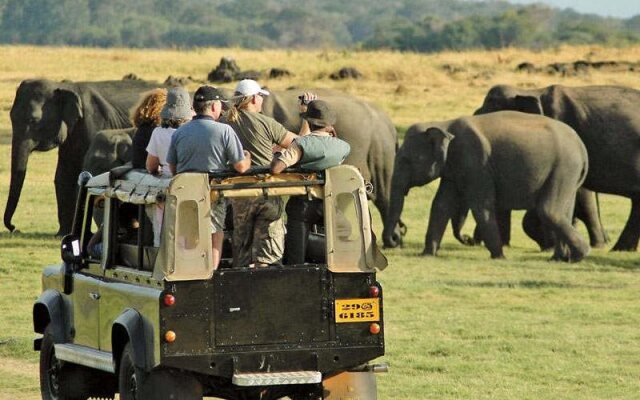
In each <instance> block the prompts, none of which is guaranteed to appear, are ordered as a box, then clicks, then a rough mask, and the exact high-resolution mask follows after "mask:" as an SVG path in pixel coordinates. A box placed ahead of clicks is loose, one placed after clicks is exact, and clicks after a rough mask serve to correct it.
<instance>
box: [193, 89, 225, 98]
mask: <svg viewBox="0 0 640 400" xmlns="http://www.w3.org/2000/svg"><path fill="white" fill-rule="evenodd" d="M211 100H220V101H226V99H225V97H224V94H223V93H222V91H220V89H217V88H214V87H213V86H209V85H205V86H200V87H199V88H198V90H196V92H195V93H194V95H193V101H198V102H202V101H211Z"/></svg>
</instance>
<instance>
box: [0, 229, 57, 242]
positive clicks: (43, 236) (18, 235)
mask: <svg viewBox="0 0 640 400" xmlns="http://www.w3.org/2000/svg"><path fill="white" fill-rule="evenodd" d="M11 239H13V240H19V239H38V240H49V239H52V240H60V239H62V238H61V237H59V236H56V234H55V232H20V231H14V232H9V231H4V232H0V240H11Z"/></svg>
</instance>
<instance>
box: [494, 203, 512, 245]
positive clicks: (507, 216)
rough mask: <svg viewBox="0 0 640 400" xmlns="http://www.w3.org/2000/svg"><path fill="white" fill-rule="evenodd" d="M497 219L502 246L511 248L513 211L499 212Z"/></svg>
mask: <svg viewBox="0 0 640 400" xmlns="http://www.w3.org/2000/svg"><path fill="white" fill-rule="evenodd" d="M496 219H497V223H498V231H499V232H500V240H501V241H502V245H503V246H509V245H510V243H511V210H498V212H497V214H496Z"/></svg>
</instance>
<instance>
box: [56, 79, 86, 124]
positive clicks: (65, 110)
mask: <svg viewBox="0 0 640 400" xmlns="http://www.w3.org/2000/svg"><path fill="white" fill-rule="evenodd" d="M54 96H55V97H56V99H57V101H58V103H59V104H60V106H61V112H62V121H63V122H64V123H65V125H67V131H71V130H73V127H74V126H75V125H76V123H77V122H78V120H79V119H80V118H82V117H83V116H84V115H83V113H82V101H81V100H80V96H78V94H77V93H75V92H73V91H71V90H67V89H56V90H55V92H54Z"/></svg>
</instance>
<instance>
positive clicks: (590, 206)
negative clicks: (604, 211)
mask: <svg viewBox="0 0 640 400" xmlns="http://www.w3.org/2000/svg"><path fill="white" fill-rule="evenodd" d="M597 195H598V194H597V193H594V192H592V191H590V190H588V189H585V188H580V189H579V190H578V193H577V195H576V209H575V217H576V218H577V219H579V220H581V221H582V222H584V225H585V226H586V227H587V232H589V243H590V244H591V247H596V248H600V247H604V246H605V244H606V243H607V242H608V238H607V233H606V232H605V230H604V227H603V226H602V221H601V220H600V210H599V208H598V204H597V203H596V201H595V200H596V199H595V196H597Z"/></svg>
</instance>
